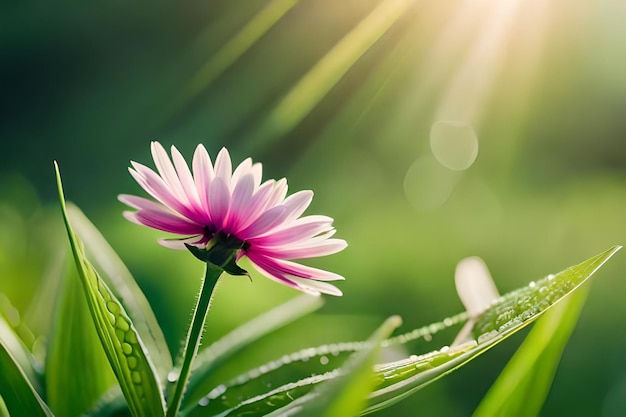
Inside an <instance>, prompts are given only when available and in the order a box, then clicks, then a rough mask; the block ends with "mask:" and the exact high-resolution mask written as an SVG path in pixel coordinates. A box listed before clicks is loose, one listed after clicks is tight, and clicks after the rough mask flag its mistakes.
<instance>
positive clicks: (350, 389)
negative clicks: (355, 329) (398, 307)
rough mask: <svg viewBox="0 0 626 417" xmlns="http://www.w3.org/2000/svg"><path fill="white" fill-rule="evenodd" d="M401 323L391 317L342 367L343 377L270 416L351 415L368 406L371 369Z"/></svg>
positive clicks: (317, 416) (331, 416)
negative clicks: (382, 343) (387, 339)
mask: <svg viewBox="0 0 626 417" xmlns="http://www.w3.org/2000/svg"><path fill="white" fill-rule="evenodd" d="M401 323H402V320H401V319H400V317H399V316H392V317H390V318H388V319H387V320H386V321H385V322H384V323H383V324H382V325H381V326H380V327H379V328H378V329H377V330H376V332H375V333H374V334H373V335H372V336H371V337H370V338H369V339H368V341H367V342H366V345H367V347H366V348H364V349H363V350H362V351H361V352H359V353H358V354H357V355H356V356H354V357H352V358H351V359H350V360H349V361H348V362H347V363H346V365H345V366H344V367H343V368H341V372H340V373H341V376H339V377H338V378H335V379H332V380H329V381H327V382H325V383H323V384H320V385H318V386H317V387H316V388H315V389H314V390H313V391H312V392H311V393H310V394H307V395H306V396H304V397H301V398H300V399H299V400H296V401H293V402H291V403H290V404H289V405H287V406H286V407H284V408H281V409H279V410H277V411H275V412H273V413H271V414H269V415H268V417H269V416H271V417H283V416H291V415H297V416H300V417H350V416H355V415H357V414H358V413H359V412H360V411H361V410H362V409H363V408H364V407H365V405H366V399H367V395H368V394H369V392H370V391H371V389H372V388H373V386H374V378H373V375H372V368H373V366H374V363H375V362H376V360H377V359H378V354H379V352H380V349H381V342H382V341H383V340H384V339H385V338H387V337H389V335H390V334H391V333H392V332H393V331H394V330H395V329H396V328H397V327H398V326H400V324H401Z"/></svg>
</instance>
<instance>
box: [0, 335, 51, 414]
mask: <svg viewBox="0 0 626 417" xmlns="http://www.w3.org/2000/svg"><path fill="white" fill-rule="evenodd" d="M0 397H2V400H3V401H4V405H5V408H6V409H7V410H8V412H9V413H10V414H12V415H14V416H29V417H53V416H54V415H53V414H52V412H51V411H50V409H49V408H48V407H47V406H46V404H45V403H44V402H43V400H42V399H41V397H39V394H37V392H36V391H35V389H34V388H33V386H32V385H31V384H30V382H29V381H28V379H27V378H26V375H25V374H24V371H23V370H22V369H21V368H20V366H19V365H18V364H17V362H16V361H15V359H14V358H13V356H12V355H11V353H10V352H9V351H8V349H7V347H6V346H5V345H4V342H3V341H2V340H0Z"/></svg>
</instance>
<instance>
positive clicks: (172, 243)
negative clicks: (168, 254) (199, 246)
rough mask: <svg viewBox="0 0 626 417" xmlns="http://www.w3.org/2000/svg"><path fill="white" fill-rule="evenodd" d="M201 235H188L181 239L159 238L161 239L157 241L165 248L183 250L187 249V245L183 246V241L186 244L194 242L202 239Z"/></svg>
mask: <svg viewBox="0 0 626 417" xmlns="http://www.w3.org/2000/svg"><path fill="white" fill-rule="evenodd" d="M202 237H203V236H202V235H196V236H190V237H187V238H183V239H167V238H161V239H158V240H157V241H158V242H159V244H160V245H161V246H165V247H166V248H170V249H176V250H183V249H187V246H185V243H186V244H188V245H193V244H196V243H198V242H199V241H202Z"/></svg>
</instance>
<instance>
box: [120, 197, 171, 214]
mask: <svg viewBox="0 0 626 417" xmlns="http://www.w3.org/2000/svg"><path fill="white" fill-rule="evenodd" d="M117 199H118V200H119V201H120V202H122V203H124V204H126V205H127V206H129V207H132V208H135V209H138V210H155V211H156V210H163V211H165V212H167V213H174V211H172V209H170V208H169V207H167V206H165V205H163V204H161V203H157V202H155V201H153V200H149V199H147V198H144V197H139V196H136V195H130V194H120V195H118V196H117Z"/></svg>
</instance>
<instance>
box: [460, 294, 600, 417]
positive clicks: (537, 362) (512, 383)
mask: <svg viewBox="0 0 626 417" xmlns="http://www.w3.org/2000/svg"><path fill="white" fill-rule="evenodd" d="M587 292H588V291H587V288H581V289H580V290H579V291H577V292H575V293H574V294H572V295H571V296H569V297H568V298H567V299H566V300H563V302H562V303H560V304H559V305H558V306H556V307H555V308H554V309H553V310H552V311H550V312H548V313H547V314H546V315H545V316H544V317H542V318H541V319H539V320H538V321H537V324H536V325H535V326H534V327H533V329H532V330H531V332H530V333H529V334H528V336H527V337H526V339H525V340H524V343H522V345H521V346H520V348H519V349H518V350H517V352H516V353H515V355H514V356H513V357H512V358H511V360H510V361H509V363H508V364H507V366H506V367H505V368H504V370H503V371H502V373H501V374H500V376H498V379H497V380H496V382H495V383H494V384H493V386H492V387H491V389H490V390H489V392H488V393H487V395H486V396H485V397H484V398H483V399H482V401H481V403H480V405H479V406H478V408H477V409H476V411H475V412H474V414H473V415H472V417H492V416H507V417H533V416H537V415H539V411H540V410H541V406H542V405H543V403H544V401H545V399H546V397H547V396H548V391H549V390H550V386H551V385H552V380H553V379H554V374H555V373H556V368H557V366H558V364H559V359H560V358H561V354H562V353H563V349H564V348H565V345H566V344H567V341H568V339H569V337H570V335H571V334H572V331H573V330H574V327H575V325H576V322H577V320H578V316H579V315H580V311H581V310H582V307H583V304H584V302H585V300H586V298H587Z"/></svg>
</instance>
